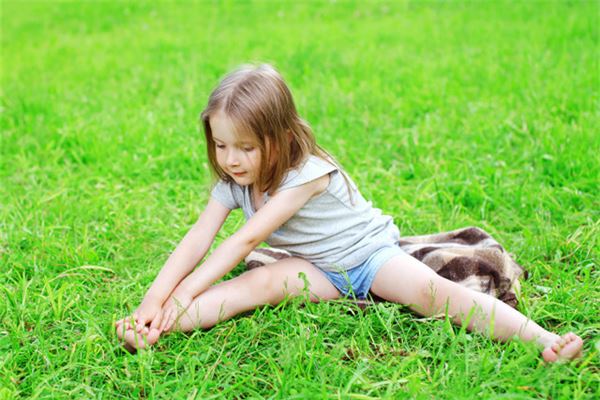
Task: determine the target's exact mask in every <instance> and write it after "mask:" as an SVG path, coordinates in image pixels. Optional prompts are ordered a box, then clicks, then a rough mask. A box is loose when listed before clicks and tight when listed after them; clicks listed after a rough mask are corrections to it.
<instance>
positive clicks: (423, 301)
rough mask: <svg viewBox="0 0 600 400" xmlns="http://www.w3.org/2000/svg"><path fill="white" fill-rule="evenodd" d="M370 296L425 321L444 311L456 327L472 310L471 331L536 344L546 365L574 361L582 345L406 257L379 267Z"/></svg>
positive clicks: (575, 338)
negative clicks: (403, 307) (407, 309)
mask: <svg viewBox="0 0 600 400" xmlns="http://www.w3.org/2000/svg"><path fill="white" fill-rule="evenodd" d="M371 291H372V292H373V293H374V294H376V295H377V296H379V297H382V298H384V299H386V300H389V301H393V302H396V303H401V304H406V305H408V306H409V307H410V308H411V309H412V310H414V311H415V312H417V313H419V314H422V315H425V316H431V315H437V314H442V313H444V312H445V311H446V309H447V310H448V314H449V315H450V316H452V318H453V321H454V322H455V323H458V324H460V323H462V322H463V320H464V319H465V318H467V316H468V315H469V314H470V313H471V310H472V309H473V308H474V310H473V314H472V316H471V319H470V321H469V324H468V328H469V329H470V330H475V331H478V332H483V333H485V334H487V335H488V336H491V337H492V338H493V339H497V340H509V339H511V338H513V337H514V336H518V337H519V338H520V339H522V340H524V341H531V340H535V341H536V342H537V343H539V344H540V345H542V346H543V347H544V351H543V353H542V355H543V357H544V359H545V360H546V361H557V360H559V359H572V358H576V357H578V356H579V355H580V353H581V348H582V346H583V341H582V340H581V338H580V337H579V336H577V335H575V334H574V333H568V334H566V335H564V336H563V337H562V338H561V337H560V336H558V335H556V334H554V333H551V332H548V331H547V330H545V329H544V328H542V327H541V326H539V325H538V324H536V323H535V322H534V321H532V320H530V319H528V318H527V317H525V316H524V315H523V314H521V313H520V312H519V311H517V310H515V309H514V308H512V307H510V306H508V305H507V304H505V303H503V302H501V301H499V300H498V299H496V298H494V297H492V296H489V295H487V294H484V293H480V292H477V291H475V290H472V289H469V288H466V287H464V286H461V285H459V284H457V283H455V282H452V281H450V280H448V279H445V278H443V277H441V276H439V275H437V274H436V273H435V272H434V271H433V270H431V269H430V268H429V267H428V266H427V265H425V264H423V263H422V262H420V261H418V260H417V259H415V258H413V257H411V256H410V255H408V254H402V255H399V256H396V257H394V258H392V259H391V260H389V261H388V262H387V263H386V264H385V265H384V266H383V267H381V269H380V270H379V271H378V272H377V275H375V280H374V281H373V285H372V286H371ZM446 307H447V308H446ZM492 327H493V328H492Z"/></svg>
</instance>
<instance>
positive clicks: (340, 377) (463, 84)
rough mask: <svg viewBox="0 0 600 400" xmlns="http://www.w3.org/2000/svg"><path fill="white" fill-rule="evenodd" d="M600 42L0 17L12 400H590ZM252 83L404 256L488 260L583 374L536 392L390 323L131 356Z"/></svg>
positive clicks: (463, 344)
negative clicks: (127, 325) (243, 81)
mask: <svg viewBox="0 0 600 400" xmlns="http://www.w3.org/2000/svg"><path fill="white" fill-rule="evenodd" d="M598 16H599V9H598V3H597V2H594V1H590V2H586V1H571V2H566V1H564V2H563V1H561V2H558V1H557V2H551V1H543V2H541V1H537V2H526V3H520V2H517V3H513V2H510V3H501V2H495V1H494V2H492V1H490V2H475V1H469V2H426V3H420V2H404V1H402V2H392V3H389V4H385V3H376V2H368V3H363V2H356V3H353V2H346V1H338V2H333V3H330V2H327V3H300V4H295V3H289V4H288V3H282V4H280V3H275V2H272V3H267V2H256V3H255V4H252V5H250V4H246V3H245V2H223V3H214V4H213V3H208V2H207V3H193V4H189V3H183V2H171V3H156V4H154V3H139V2H119V3H116V2H101V3H100V2H93V3H92V2H89V3H75V2H47V3H42V2H6V1H4V2H2V3H1V21H2V38H1V41H2V54H1V60H2V75H1V86H2V95H1V103H0V106H1V110H0V118H1V120H0V127H1V148H0V179H1V182H0V268H1V273H2V279H1V280H0V289H2V291H1V294H0V299H1V300H0V318H1V324H0V325H1V326H0V385H1V386H0V387H1V388H0V399H9V398H14V397H24V398H90V397H92V398H106V399H114V398H132V397H133V398H190V399H191V398H197V399H207V398H211V397H224V398H234V397H237V398H248V397H254V398H260V397H271V398H286V399H287V398H321V397H322V398H336V399H337V398H341V399H367V398H378V397H383V398H404V397H410V398H436V399H437V398H510V399H529V398H544V399H550V398H551V399H559V398H565V399H572V398H594V397H595V396H597V395H598V385H599V382H600V362H599V355H598V347H599V346H598V332H599V330H600V319H599V317H598V315H599V307H598V304H600V295H599V291H598V288H599V287H600V274H599V269H598V253H599V251H598V249H599V243H598V237H599V234H600V222H599V220H600V218H599V212H598V210H599V209H600V201H599V200H600V196H599V195H598V186H599V185H598V182H599V181H598V177H599V175H600V171H599V169H600V168H599V164H600V159H599V157H598V149H600V141H599V139H598V138H599V135H598V126H599V122H600V118H599V111H598V110H599V103H600V102H599V100H600V99H599V73H600V69H599V66H598V55H599V45H598V38H599V29H598V26H599V25H600V24H599V17H598ZM248 61H266V62H271V63H273V64H274V65H275V66H276V67H277V68H278V69H279V70H280V71H281V72H282V74H283V75H284V77H285V78H286V79H287V81H288V83H289V84H290V86H291V88H292V91H293V93H294V95H295V99H296V103H297V106H298V109H299V111H300V113H301V115H303V116H304V117H305V118H306V119H307V120H308V121H309V122H310V123H311V124H312V126H313V128H314V131H315V133H316V136H317V139H318V141H319V143H320V144H321V145H323V146H324V147H325V148H326V149H328V150H329V151H331V152H332V153H333V154H334V155H336V157H337V158H338V159H339V161H340V162H341V163H342V164H343V165H344V166H345V167H346V169H347V171H348V173H349V174H350V175H351V176H352V177H353V179H354V180H355V181H356V182H357V183H358V184H359V186H360V187H361V190H362V192H363V194H364V195H365V196H366V197H368V198H370V199H372V200H373V202H374V203H375V205H376V206H378V207H379V208H382V209H383V210H385V212H386V213H388V214H390V215H393V216H394V218H395V221H396V223H397V225H398V226H399V227H400V229H401V231H402V233H403V234H406V235H408V234H424V233H431V232H436V231H441V230H450V229H454V228H458V227H462V226H466V225H477V226H480V227H482V228H484V229H486V230H487V231H489V232H490V233H492V234H493V235H494V236H495V237H497V239H498V240H499V241H500V242H501V243H502V244H504V245H505V247H507V248H508V249H509V251H511V252H512V253H513V254H515V257H516V259H517V260H518V261H519V262H520V263H521V264H522V265H524V266H525V267H526V268H527V270H528V271H529V273H530V277H529V279H528V280H527V281H525V282H524V283H523V298H522V302H521V305H520V310H521V311H522V312H523V313H525V314H526V315H528V316H529V317H531V318H533V319H535V320H536V321H538V322H539V323H540V324H541V325H542V326H544V327H545V328H547V329H549V330H553V331H556V332H558V333H564V332H567V331H569V330H573V331H575V332H578V333H579V334H580V335H581V336H582V337H583V338H584V339H585V341H586V344H585V351H586V355H585V357H584V359H583V360H581V361H579V362H576V363H572V364H567V365H550V366H546V365H544V364H543V362H542V361H541V359H540V357H539V353H538V350H537V349H536V348H535V347H534V346H533V345H530V344H523V343H520V342H512V343H508V344H502V343H494V342H491V341H489V340H488V339H485V338H483V337H481V336H479V335H474V334H467V333H465V332H464V330H462V329H461V328H460V327H452V326H450V325H448V323H447V322H445V321H429V320H424V319H421V318H419V317H417V316H415V315H413V314H411V313H409V312H407V310H406V309H405V308H403V307H401V306H397V305H392V304H380V305H377V306H375V307H372V308H370V309H368V310H367V311H366V312H360V311H358V310H357V309H356V308H355V307H354V306H353V305H351V304H349V303H347V302H344V301H337V302H331V303H321V304H307V305H305V306H302V305H301V304H299V301H297V300H294V301H291V303H290V304H284V305H280V306H277V307H265V308H262V309H258V310H256V311H255V312H253V313H249V314H248V315H245V316H240V317H238V318H234V319H232V320H230V321H227V322H225V323H222V324H220V325H218V326H217V327H215V328H213V329H211V330H209V331H195V332H193V333H192V334H191V335H185V334H180V333H178V334H173V335H169V336H167V337H165V338H164V339H161V341H159V343H158V345H157V346H156V347H155V348H153V349H152V350H150V351H148V352H144V353H141V354H138V355H136V356H132V355H129V354H128V353H125V352H124V351H122V349H121V347H120V345H119V343H118V342H117V340H116V337H115V334H114V332H113V325H112V323H113V321H114V320H115V319H118V318H121V317H122V316H123V315H125V314H126V313H127V312H130V311H132V310H133V309H135V307H136V306H137V305H138V304H139V302H140V300H141V298H142V296H143V294H144V293H145V290H146V289H147V288H148V287H149V285H150V283H151V282H152V280H153V278H154V277H155V276H156V274H157V272H158V270H159V269H160V268H161V267H162V264H163V263H164V261H165V260H166V258H167V256H168V254H169V253H170V252H171V251H172V250H173V249H174V247H175V245H176V244H177V243H178V241H179V240H180V239H181V237H182V236H183V234H184V233H185V232H186V231H187V229H188V228H189V227H190V226H191V224H192V223H193V222H194V221H195V219H196V218H197V216H198V214H199V212H200V210H201V209H202V207H203V205H204V204H205V203H206V201H207V198H208V187H209V185H210V179H211V178H210V174H209V171H208V169H207V159H206V155H205V151H204V143H203V139H202V135H201V134H200V133H199V127H198V123H197V120H198V115H199V112H200V111H201V110H202V109H203V107H204V105H205V103H206V100H207V97H208V95H209V93H210V91H211V89H212V88H213V87H214V86H215V85H216V84H217V82H218V78H219V77H220V76H222V75H223V74H225V73H226V72H228V71H229V70H231V69H232V68H234V67H235V66H237V65H239V64H241V63H244V62H248ZM242 222H243V221H242V216H241V214H240V213H235V214H234V215H233V217H232V218H231V219H230V220H229V221H228V222H227V223H226V225H225V227H224V228H223V230H222V232H221V233H220V234H219V236H218V240H217V243H219V242H220V241H222V240H223V238H225V237H226V236H227V235H229V234H231V233H232V232H234V231H235V229H236V227H238V226H239V225H240V224H241V223H242ZM242 271H243V266H239V267H238V268H236V269H235V270H234V271H233V273H232V275H235V274H239V273H240V272H242ZM230 276H231V275H230Z"/></svg>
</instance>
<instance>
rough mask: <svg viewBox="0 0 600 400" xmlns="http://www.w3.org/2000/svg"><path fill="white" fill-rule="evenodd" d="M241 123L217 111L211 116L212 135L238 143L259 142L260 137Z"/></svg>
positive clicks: (217, 138)
mask: <svg viewBox="0 0 600 400" xmlns="http://www.w3.org/2000/svg"><path fill="white" fill-rule="evenodd" d="M240 125H241V124H236V123H235V121H234V120H232V119H231V118H229V117H228V116H227V115H225V114H224V113H222V112H219V113H215V115H214V116H212V117H211V118H210V126H211V130H212V136H213V138H214V139H215V140H219V141H227V142H237V143H247V142H253V143H255V142H258V140H259V139H258V138H257V136H256V135H255V134H254V133H252V132H248V130H247V129H244V127H243V126H240Z"/></svg>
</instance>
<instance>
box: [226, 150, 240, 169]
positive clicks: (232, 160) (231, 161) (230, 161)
mask: <svg viewBox="0 0 600 400" xmlns="http://www.w3.org/2000/svg"><path fill="white" fill-rule="evenodd" d="M239 163H240V162H239V159H238V156H237V154H236V151H235V150H232V151H230V152H228V153H227V165H239Z"/></svg>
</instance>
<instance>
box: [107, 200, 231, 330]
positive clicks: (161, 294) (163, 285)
mask: <svg viewBox="0 0 600 400" xmlns="http://www.w3.org/2000/svg"><path fill="white" fill-rule="evenodd" d="M230 211H231V210H229V209H228V208H226V207H225V206H223V205H221V203H219V202H218V201H216V200H214V199H212V198H211V199H210V200H209V201H208V204H207V206H206V208H205V209H204V211H203V212H202V214H201V215H200V217H199V218H198V221H196V223H195V224H194V225H193V226H192V228H191V229H190V230H189V232H188V233H187V234H186V235H185V236H184V237H183V239H182V240H181V242H180V243H179V245H178V246H177V248H176V249H175V250H174V251H173V253H172V254H171V255H170V256H169V258H168V259H167V262H166V263H165V265H164V266H163V268H162V269H161V270H160V272H159V274H158V276H157V277H156V278H155V279H154V282H153V283H152V286H150V289H148V291H147V292H146V295H145V296H144V300H143V301H142V303H141V304H140V305H139V307H138V308H137V309H136V311H135V312H134V313H133V319H134V320H135V323H136V329H137V330H138V331H141V329H142V328H143V327H144V326H145V325H146V324H147V323H149V322H151V321H153V320H154V319H155V318H156V317H157V316H158V317H160V314H161V309H162V306H163V303H164V302H165V300H166V299H167V298H168V297H169V295H170V294H171V292H173V289H174V288H175V287H176V286H177V285H178V284H179V282H181V280H182V279H183V278H184V277H186V276H187V275H189V273H190V272H191V271H192V270H193V269H194V267H195V266H196V264H198V262H200V260H202V258H204V256H205V255H206V253H207V251H208V249H209V248H210V245H211V244H212V242H213V240H214V238H215V236H216V234H217V232H219V229H220V228H221V226H222V225H223V222H225V219H226V218H227V216H228V215H229V212H230ZM123 322H124V319H123V320H120V321H117V322H116V325H117V327H118V326H119V324H120V323H123ZM158 322H160V321H158Z"/></svg>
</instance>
